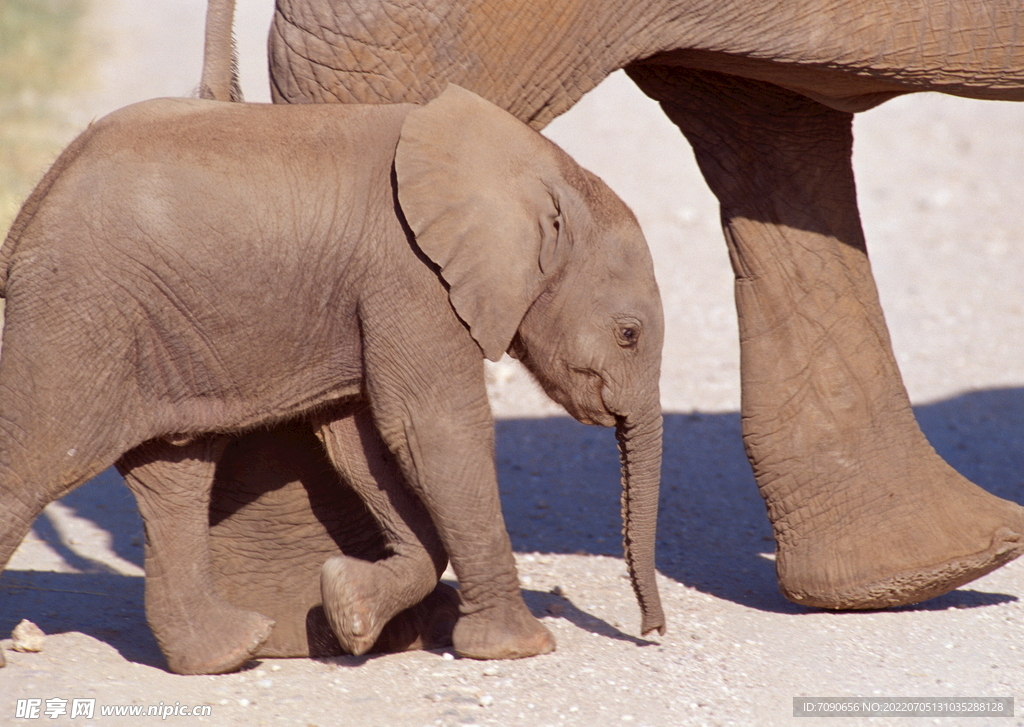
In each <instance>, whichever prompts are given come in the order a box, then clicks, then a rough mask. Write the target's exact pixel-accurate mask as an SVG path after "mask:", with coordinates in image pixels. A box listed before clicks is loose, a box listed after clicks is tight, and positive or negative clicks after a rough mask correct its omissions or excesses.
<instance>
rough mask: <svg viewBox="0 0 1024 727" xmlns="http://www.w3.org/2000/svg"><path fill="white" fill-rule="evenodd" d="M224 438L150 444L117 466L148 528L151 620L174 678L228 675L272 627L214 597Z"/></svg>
mask: <svg viewBox="0 0 1024 727" xmlns="http://www.w3.org/2000/svg"><path fill="white" fill-rule="evenodd" d="M225 444H226V440H225V439H224V438H223V437H203V438H200V439H197V440H195V441H193V442H190V443H188V444H185V445H182V446H177V445H174V444H171V443H169V442H165V441H162V440H152V441H150V442H147V443H146V444H143V445H141V446H139V447H136V448H135V449H133V450H131V451H130V452H128V453H126V454H125V455H124V456H122V457H121V459H120V460H118V462H117V468H118V470H119V471H120V472H121V474H122V475H123V476H124V479H125V483H126V484H127V485H128V487H129V489H131V491H132V493H133V494H134V495H135V501H136V502H137V503H138V506H139V513H140V514H141V515H142V520H143V522H144V524H145V527H146V619H147V620H148V621H149V627H150V628H151V629H152V630H153V635H154V636H156V640H157V642H158V643H159V644H160V649H161V651H163V653H164V656H165V657H166V658H167V665H168V667H169V668H170V670H171V671H173V672H177V673H178V674H223V673H224V672H229V671H234V670H235V669H238V668H239V667H240V666H242V664H244V663H245V662H246V661H248V660H249V659H250V658H251V657H252V655H253V654H254V653H255V652H256V650H257V649H258V648H259V647H260V645H261V644H262V643H263V642H264V641H266V640H267V638H268V637H269V636H270V632H271V629H273V627H274V622H273V621H272V620H271V619H269V618H267V617H266V616H263V615H261V614H258V613H254V612H252V611H243V610H241V609H239V608H236V607H235V606H232V605H231V604H230V603H228V602H227V601H225V600H224V599H222V598H221V597H220V596H219V595H217V592H216V588H215V587H214V583H213V570H212V567H211V562H210V546H209V517H210V491H211V489H212V487H213V478H214V470H215V469H216V466H217V460H218V459H219V458H220V455H221V454H222V453H223V451H224V446H225Z"/></svg>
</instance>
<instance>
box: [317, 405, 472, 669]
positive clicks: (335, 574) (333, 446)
mask: <svg viewBox="0 0 1024 727" xmlns="http://www.w3.org/2000/svg"><path fill="white" fill-rule="evenodd" d="M317 434H318V436H319V437H320V440H321V441H322V442H323V444H324V448H325V449H326V450H327V454H328V456H329V457H330V459H331V462H332V463H333V464H334V466H335V468H336V469H337V471H338V474H339V475H340V476H341V479H342V480H344V481H345V482H347V483H349V484H350V485H351V486H352V488H353V489H354V490H355V491H356V493H357V494H358V495H359V497H360V498H361V499H362V500H363V502H364V503H365V504H366V507H367V508H368V509H369V511H370V512H371V513H372V514H373V517H374V519H375V520H376V521H377V523H378V524H379V525H380V527H381V528H382V530H383V532H384V538H385V541H386V542H387V545H388V550H389V551H390V554H389V556H388V557H386V558H383V559H380V560H377V561H375V562H371V561H368V560H363V559H360V558H356V557H352V556H349V555H336V556H333V557H331V558H329V559H328V560H327V561H326V562H325V563H324V565H323V570H322V572H321V577H320V585H321V593H322V595H323V601H324V611H325V612H326V614H327V619H328V621H330V623H331V627H332V628H333V630H334V633H335V635H336V636H337V637H338V641H339V642H341V645H342V647H344V648H345V650H346V651H349V652H351V653H353V654H364V653H366V652H367V651H369V650H370V649H371V647H373V646H374V644H375V642H376V641H377V639H378V637H379V636H380V635H381V632H382V630H383V629H384V626H385V624H387V623H388V622H389V621H391V619H392V618H393V617H395V616H396V615H397V614H399V613H400V612H402V611H404V610H405V609H407V608H410V607H412V606H414V605H416V604H418V603H420V602H421V601H422V600H423V599H424V598H425V597H426V596H428V595H429V594H430V593H431V592H432V591H435V590H436V591H437V592H436V593H435V598H434V599H433V600H432V601H431V603H432V604H435V605H436V606H439V607H440V608H439V610H438V613H437V617H438V618H439V619H441V620H442V621H443V620H444V619H445V618H446V617H447V620H448V624H447V631H448V633H450V631H451V629H452V628H454V625H455V620H456V619H457V617H458V594H456V593H455V592H454V590H453V589H451V588H450V587H448V586H445V585H444V584H439V583H438V579H439V578H440V577H441V573H442V572H444V569H445V566H446V565H447V564H448V555H447V553H445V550H444V546H443V545H442V544H441V540H440V538H439V537H438V535H437V531H436V530H435V529H434V525H433V523H432V522H431V520H430V515H429V514H428V513H427V510H426V508H425V507H424V506H423V503H422V502H421V501H420V500H419V499H418V498H417V497H415V496H414V495H413V494H412V491H411V490H409V489H408V486H407V485H406V484H405V481H404V478H403V477H402V474H401V471H400V470H399V468H398V465H397V463H396V462H395V461H394V457H393V456H392V455H391V453H390V452H389V451H388V448H387V445H386V444H384V442H383V440H382V439H381V438H380V434H379V433H378V432H377V428H376V426H375V425H374V422H373V416H372V414H371V413H370V409H369V407H368V406H367V407H363V408H361V409H359V410H358V411H356V412H355V413H354V414H351V415H349V416H344V417H340V418H337V419H333V420H332V421H327V422H325V423H321V426H320V427H319V429H318V432H317ZM421 610H422V609H421ZM424 615H427V614H424ZM414 630H415V629H414ZM429 630H430V631H436V630H437V627H435V628H432V629H429ZM441 630H445V629H444V628H443V624H442V629H441ZM389 640H390V637H389ZM378 648H380V647H378Z"/></svg>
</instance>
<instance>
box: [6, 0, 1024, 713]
mask: <svg viewBox="0 0 1024 727" xmlns="http://www.w3.org/2000/svg"><path fill="white" fill-rule="evenodd" d="M96 3H97V4H96V5H95V6H94V7H93V9H92V14H91V16H90V20H89V27H88V28H87V32H88V33H89V34H90V38H91V39H92V42H93V43H94V44H95V56H96V61H95V64H96V65H95V68H94V69H93V84H92V85H91V86H90V87H88V88H85V89H83V90H82V91H81V92H80V93H79V94H77V95H75V96H73V97H69V98H68V99H66V106H67V110H68V114H69V118H71V120H72V123H73V124H74V125H77V127H78V128H81V127H82V126H83V125H84V124H85V123H87V122H88V120H89V119H90V118H93V117H94V116H96V115H99V114H102V113H105V112H107V111H110V110H112V109H114V108H116V107H118V106H121V105H124V104H126V103H128V102H131V101H135V100H140V99H143V98H148V97H151V96H159V95H184V94H188V93H190V92H191V91H192V90H193V89H194V88H195V87H196V86H197V84H198V74H199V64H200V42H201V32H202V13H203V10H204V3H203V2H202V0H162V2H159V3H148V2H147V3H144V2H138V1H135V2H133V1H132V0H96ZM240 4H241V6H242V7H241V8H240V18H239V22H238V35H239V39H240V42H241V47H242V58H243V72H244V74H245V75H244V79H243V80H244V83H245V85H246V92H247V96H248V97H249V99H250V100H261V99H266V98H267V94H266V91H265V83H266V81H265V71H263V68H262V65H263V63H264V62H265V61H264V60H263V59H262V57H261V56H260V53H261V50H262V46H263V43H264V38H265V35H266V27H267V25H268V22H269V16H270V6H269V0H258V2H256V0H242V2H241V3H240ZM856 132H857V145H856V159H855V160H856V165H857V173H858V182H859V185H860V197H861V203H862V212H863V216H864V223H865V228H866V230H867V236H868V240H869V244H870V247H871V251H872V259H873V262H874V265H875V269H876V273H877V277H878V282H879V287H880V290H881V295H882V299H883V303H884V305H885V309H886V311H887V314H888V316H889V322H890V327H891V332H892V336H893V340H894V346H895V348H896V353H897V356H898V358H899V361H900V364H901V365H902V367H903V371H904V374H905V377H906V382H907V386H908V389H909V390H910V393H911V396H912V398H913V400H914V403H915V405H916V410H917V414H918V416H919V418H920V420H921V422H922V426H923V427H924V429H925V432H926V433H927V435H928V436H929V438H930V439H931V441H932V443H933V444H934V446H935V447H936V448H937V449H938V450H939V451H940V453H941V454H942V455H943V456H945V457H946V458H947V459H948V460H949V461H950V462H951V463H952V464H953V465H954V466H955V467H957V468H958V469H959V470H960V471H961V472H963V473H964V474H965V475H967V476H968V477H970V478H972V479H973V480H974V481H976V482H978V483H979V484H980V485H982V486H984V487H986V488H987V489H989V490H990V491H992V492H995V493H997V494H999V495H1001V496H1003V497H1006V498H1009V499H1012V500H1015V501H1017V502H1021V503H1024V481H1022V480H1024V477H1022V472H1024V466H1022V465H1024V447H1022V444H1024V357H1022V356H1021V352H1022V350H1024V347H1022V344H1024V338H1022V337H1024V307H1022V305H1024V303H1022V299H1021V294H1020V281H1021V280H1022V279H1024V248H1022V247H1021V246H1020V245H1019V240H1020V237H1021V234H1020V230H1019V226H1020V222H1021V220H1022V215H1024V212H1022V211H1024V175H1022V174H1021V172H1022V170H1024V107H1021V106H1015V105H1010V104H999V103H981V102H970V101H964V100H959V99H952V98H943V97H937V96H931V95H924V96H916V97H912V98H903V99H899V100H896V101H893V102H890V103H888V104H886V105H885V106H883V107H882V108H880V109H877V110H874V111H871V112H869V113H866V114H863V115H862V116H860V117H859V118H858V121H857V127H856ZM548 133H549V134H550V135H551V137H552V138H554V139H555V140H556V141H558V142H559V143H561V144H562V145H563V146H564V147H565V148H566V149H567V150H568V151H570V152H571V153H573V154H574V155H575V156H576V157H577V158H578V159H579V160H580V161H581V162H582V163H583V164H584V165H586V166H588V167H589V168H591V169H592V170H593V171H595V172H597V173H598V174H600V175H601V176H602V177H604V178H605V179H606V180H607V181H608V182H609V183H610V184H611V186H612V187H613V188H615V189H616V190H617V191H618V192H619V193H620V194H621V195H622V196H623V197H624V198H625V199H626V200H627V201H628V202H629V203H630V204H631V205H632V206H633V208H634V209H635V210H636V212H637V214H638V216H639V218H640V220H641V223H642V225H643V227H644V230H645V232H646V233H647V235H648V239H649V241H650V243H651V247H652V249H653V252H654V257H655V261H656V264H657V272H658V276H659V282H660V284H661V286H662V290H663V295H664V299H665V305H666V314H667V321H668V326H667V328H668V336H667V342H666V355H665V368H664V376H663V382H662V386H663V392H664V395H663V398H664V404H665V411H666V439H665V467H664V490H663V492H664V494H663V498H662V516H661V524H660V531H659V554H658V564H659V570H660V573H661V576H660V581H659V583H660V586H661V588H662V594H663V599H664V601H665V608H666V612H667V615H668V619H669V632H668V633H667V634H666V635H665V636H664V637H661V638H655V639H649V640H648V639H641V638H638V636H637V633H638V625H639V616H638V611H637V607H636V605H635V603H634V600H633V597H632V595H631V593H630V589H629V584H628V581H627V580H626V579H625V568H624V565H623V563H622V560H621V552H620V549H621V546H620V543H619V520H618V472H617V456H616V452H615V448H614V438H613V437H612V434H611V432H610V431H607V430H601V429H595V428H590V427H585V426H583V425H579V424H577V423H576V422H574V421H572V420H570V419H569V418H568V417H567V416H566V415H565V414H564V413H563V412H561V411H560V410H559V409H558V408H557V407H556V406H554V405H553V404H550V403H548V402H546V401H545V400H544V399H543V397H542V396H541V395H539V394H538V393H537V390H536V389H535V388H534V387H533V386H532V385H531V384H530V383H529V382H528V381H526V379H525V377H524V375H523V374H522V372H521V371H520V370H519V369H518V368H517V366H516V365H515V364H514V363H513V362H511V361H503V362H501V363H498V364H496V365H494V366H491V367H490V369H489V377H490V380H491V384H492V399H493V402H494V406H495V411H496V412H497V414H498V416H499V422H498V424H497V427H498V458H499V464H500V477H501V486H502V494H503V498H504V506H505V511H506V518H507V520H508V527H509V531H510V533H511V535H512V539H513V544H514V546H515V549H516V551H517V558H518V562H519V566H520V573H521V575H522V581H523V588H524V591H525V594H526V598H527V601H528V603H529V604H530V606H531V608H533V609H534V611H535V613H536V614H537V615H539V616H542V617H543V619H544V621H545V623H547V624H548V626H549V627H550V628H551V629H552V631H553V632H554V634H555V636H556V638H557V639H558V645H559V648H558V651H557V652H556V653H554V654H552V655H549V656H544V657H539V658H534V659H527V660H523V661H517V662H491V663H486V662H475V661H471V660H464V659H454V658H452V657H451V655H450V654H445V653H442V652H418V653H408V654H399V655H388V656H374V657H369V658H340V659H326V660H308V659H296V660H264V661H261V662H257V663H254V664H252V666H251V668H249V669H248V670H246V671H243V672H241V673H238V674H231V675H226V676H217V677H205V676H204V677H182V676H177V675H173V674H170V673H168V672H167V671H166V670H165V669H164V666H163V662H162V659H161V657H160V654H159V652H158V650H157V649H156V645H155V643H154V641H153V638H152V636H151V635H150V633H149V631H148V629H147V627H146V625H145V619H144V614H143V610H142V577H141V576H142V570H141V567H140V566H141V559H142V548H141V542H142V531H141V525H140V522H139V519H138V516H137V514H136V512H135V507H134V503H133V501H132V499H131V496H130V495H129V494H128V492H127V490H125V488H124V486H123V484H122V483H121V482H120V480H119V478H118V477H117V476H116V475H115V474H112V473H106V474H104V475H103V476H101V477H99V478H97V480H95V481H93V482H91V483H89V484H88V485H86V486H84V487H82V488H80V489H79V490H78V491H76V492H74V493H72V494H71V495H69V496H68V497H67V498H65V499H64V500H63V501H62V502H60V503H55V504H54V505H51V506H50V507H49V508H48V509H47V511H46V512H45V514H44V515H43V516H42V517H40V518H39V520H38V522H37V523H36V525H35V527H34V529H33V531H32V533H31V534H30V535H29V537H28V538H27V539H26V541H25V543H24V545H23V546H22V548H21V550H19V552H18V553H17V555H16V556H15V558H14V560H13V562H12V563H11V564H10V566H9V569H8V571H7V572H6V573H5V574H4V576H3V578H2V580H0V593H2V596H0V598H2V601H0V603H2V607H0V635H3V636H6V635H7V634H8V633H9V632H10V631H11V629H12V628H13V627H14V625H15V624H16V623H17V622H18V621H19V620H20V619H22V618H28V619H31V620H32V621H34V622H35V623H37V624H39V625H40V626H41V627H42V628H43V630H44V631H46V633H47V634H49V636H48V637H47V640H46V645H45V649H44V650H43V652H42V653H38V654H27V653H15V652H12V651H10V650H9V647H10V641H9V640H0V645H3V646H5V647H7V661H8V665H7V667H6V668H5V669H2V670H0V724H35V723H37V722H39V723H47V724H111V725H116V724H140V725H149V724H158V723H161V722H166V723H167V724H174V723H177V724H193V723H195V724H198V723H202V724H213V725H262V724H266V725H301V726H303V727H305V726H307V725H320V726H321V727H325V726H326V725H337V724H343V725H354V726H357V727H372V726H374V725H380V726H383V725H402V726H405V725H408V726H410V727H425V726H427V725H464V724H481V725H483V724H494V725H524V726H525V725H529V726H533V725H601V726H605V725H620V724H622V725H627V724H628V725H651V726H652V727H658V726H665V725H690V724H692V725H716V724H740V725H781V724H790V723H791V722H793V721H794V718H793V717H792V698H793V697H796V696H867V697H879V696H914V697H945V696H951V697H983V696H984V697H996V696H1007V697H1015V698H1017V713H1018V714H1021V712H1022V711H1024V699H1022V698H1024V687H1022V685H1024V665H1022V661H1021V660H1022V656H1024V639H1022V633H1024V605H1022V603H1021V601H1020V600H1019V599H1020V598H1021V597H1022V596H1024V564H1020V563H1018V564H1012V565H1010V566H1008V567H1006V568H1003V569H1002V570H1000V571H997V572H996V573H994V574H992V575H990V576H988V577H986V578H984V579H981V580H979V581H976V582H974V583H972V584H969V585H968V586H966V587H964V588H961V589H959V590H957V591H955V592H953V593H951V594H948V595H946V596H943V597H941V598H938V599H935V600H933V601H930V602H928V603H925V604H922V605H920V606H917V607H913V608H903V609H896V610H893V611H886V612H872V613H841V614H835V613H822V612H817V611H812V610H808V609H805V608H802V607H798V606H795V605H792V604H790V603H788V602H787V601H785V600H784V599H783V598H782V597H781V596H780V595H779V593H778V591H777V588H776V586H775V582H774V571H773V563H772V559H773V549H774V546H773V542H772V540H771V537H770V529H769V527H768V524H767V521H766V518H765V515H764V508H763V505H762V504H761V501H760V499H759V497H758V496H757V492H756V489H755V486H754V483H753V479H752V477H751V475H750V472H749V469H748V467H747V464H746V461H745V459H744V456H743V451H742V447H741V445H740V441H739V417H738V414H737V410H738V405H739V389H738V363H737V356H738V349H737V345H736V322H735V314H734V312H733V307H732V299H731V275H730V272H729V269H728V263H727V259H726V254H725V246H724V244H723V243H722V240H721V233H720V231H719V229H718V222H717V218H718V212H717V207H716V204H715V202H714V199H713V198H712V196H711V195H710V193H709V192H708V191H707V188H706V186H705V185H704V183H703V182H702V181H701V179H700V176H699V174H698V172H697V170H696V168H695V166H694V163H693V159H692V155H691V153H690V151H689V150H688V148H687V146H686V145H685V143H684V142H683V140H682V138H681V136H680V135H679V134H678V133H677V132H675V130H674V129H673V128H672V127H671V125H670V124H669V123H668V122H667V121H666V120H665V119H664V118H663V117H662V116H661V114H660V112H659V111H658V109H657V108H656V107H655V106H654V104H653V103H651V102H649V101H648V100H647V99H645V98H644V97H643V96H641V95H640V93H639V92H638V91H636V90H635V88H633V87H632V86H631V84H630V82H629V81H628V80H627V79H626V78H625V77H623V76H622V75H621V74H617V75H615V76H613V77H612V78H610V79H609V80H608V81H607V82H606V83H604V84H603V85H602V86H601V87H600V88H599V89H597V90H596V91H595V92H594V93H592V94H590V95H589V96H588V97H587V98H586V99H584V101H583V102H582V103H580V104H579V105H578V106H577V107H576V108H575V109H574V110H573V111H572V112H570V113H569V114H567V115H566V116H565V117H563V118H561V119H559V120H557V121H556V122H555V123H553V124H552V125H551V127H550V129H549V131H548ZM40 171H42V170H40ZM556 587H557V588H556ZM556 593H557V594H560V595H556ZM29 698H39V699H43V700H46V699H50V698H60V699H66V700H69V701H68V708H69V711H70V707H71V702H70V700H72V699H75V698H94V699H95V700H96V708H95V709H96V713H95V718H94V719H93V720H87V719H82V718H78V719H74V720H72V719H70V718H69V716H67V715H64V716H59V717H57V718H55V719H50V718H48V717H47V716H46V715H45V714H44V715H43V716H41V717H40V718H38V719H37V720H19V719H16V717H15V715H16V700H18V699H29ZM160 703H162V704H163V705H175V704H180V705H185V706H189V707H191V706H193V705H210V706H211V709H212V715H211V716H209V717H191V716H190V717H183V716H168V717H167V718H166V720H162V719H160V718H158V717H148V718H146V717H143V718H138V717H134V718H133V717H101V716H100V708H101V707H102V706H111V705H143V706H145V707H149V706H151V705H157V706H159V705H160ZM43 706H44V708H45V703H44V704H43ZM795 721H796V723H797V724H818V723H821V724H829V725H836V727H840V726H841V725H846V724H861V723H863V724H868V723H870V724H904V723H907V720H903V719H895V718H875V719H873V720H864V719H862V720H857V719H845V718H844V719H828V720H815V719H800V720H795ZM920 721H922V720H911V721H910V723H912V724H913V723H917V722H920ZM923 721H925V722H927V723H932V722H934V723H937V724H960V723H964V724H972V725H979V726H980V725H984V724H999V725H1003V724H1017V725H1022V724H1024V718H1021V717H1018V718H1015V719H970V720H965V719H963V718H955V717H954V718H943V719H929V720H923Z"/></svg>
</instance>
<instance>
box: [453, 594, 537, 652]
mask: <svg viewBox="0 0 1024 727" xmlns="http://www.w3.org/2000/svg"><path fill="white" fill-rule="evenodd" d="M464 610H465V607H464ZM452 643H453V645H454V646H455V651H456V652H457V653H458V654H459V656H465V657H468V658H470V659H522V658H523V657H527V656H537V655H539V654H549V653H551V652H552V651H554V650H555V637H554V636H552V634H551V632H550V631H548V630H547V628H546V627H545V626H544V625H543V624H542V623H541V622H540V621H538V620H537V619H535V618H534V617H533V614H531V613H530V611H529V609H528V608H526V604H525V603H523V599H522V596H520V595H519V594H518V593H517V594H516V596H515V597H514V599H510V601H507V602H502V603H500V604H498V605H496V606H488V607H485V608H482V609H480V610H473V611H470V612H468V613H467V612H464V613H463V615H462V616H461V617H460V618H459V622H458V623H457V624H455V632H454V633H453V634H452Z"/></svg>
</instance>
